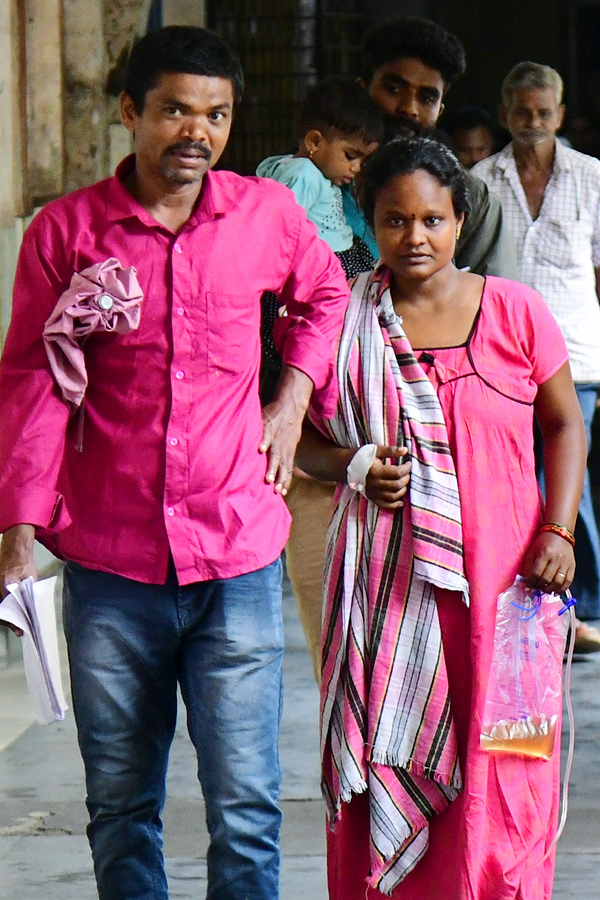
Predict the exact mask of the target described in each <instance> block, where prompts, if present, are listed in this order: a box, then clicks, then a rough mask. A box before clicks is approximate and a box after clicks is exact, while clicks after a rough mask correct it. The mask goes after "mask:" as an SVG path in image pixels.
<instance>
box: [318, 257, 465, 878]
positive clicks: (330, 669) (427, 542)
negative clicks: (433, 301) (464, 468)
mask: <svg viewBox="0 0 600 900" xmlns="http://www.w3.org/2000/svg"><path fill="white" fill-rule="evenodd" d="M388 284H389V272H388V271H387V270H386V269H385V268H384V267H380V268H379V269H376V270H375V272H374V273H366V274H364V275H361V276H359V277H358V279H357V281H356V283H355V285H354V288H353V291H352V297H351V300H350V305H349V307H348V312H347V315H346V321H345V326H344V331H343V335H342V338H341V343H340V349H339V356H338V377H339V385H340V401H339V404H338V410H337V413H336V417H335V418H334V419H333V420H329V421H328V422H326V423H320V424H321V427H323V426H325V430H327V431H328V434H329V437H330V438H331V439H332V440H333V441H334V442H335V443H336V444H338V445H339V446H342V447H360V446H362V445H364V444H368V443H373V444H384V445H404V444H406V446H407V447H408V450H409V454H410V459H411V461H412V472H411V479H410V488H409V499H407V502H406V503H405V505H404V507H403V510H400V511H398V512H396V513H394V512H390V511H385V510H380V509H379V508H378V507H377V506H376V505H375V504H374V503H371V502H370V501H369V500H367V499H366V497H364V495H362V494H360V493H358V492H356V491H353V490H352V489H351V488H350V487H348V486H344V487H343V488H342V489H341V493H340V495H339V502H338V505H337V508H336V511H335V513H334V516H333V519H332V522H331V525H330V528H329V534H328V548H327V561H326V576H325V596H326V614H325V623H324V632H323V653H324V656H323V686H322V694H321V697H322V700H321V752H322V760H323V782H322V786H323V792H324V795H325V798H326V800H327V804H328V809H329V816H330V820H331V821H332V823H333V827H335V824H334V823H335V818H336V814H337V813H338V811H339V810H340V808H341V803H342V802H347V801H349V800H350V799H351V797H352V794H353V793H361V792H363V791H366V790H368V791H369V801H370V834H371V846H370V853H371V876H370V879H369V883H370V884H372V885H373V886H375V887H377V888H378V889H379V890H380V891H381V892H382V893H384V894H391V892H392V891H393V889H394V887H395V886H396V885H397V884H399V882H400V881H401V880H402V879H403V878H404V877H405V876H406V875H407V874H408V872H410V870H411V869H412V868H413V867H414V866H415V865H416V864H417V862H418V861H419V860H420V859H421V857H422V856H423V854H424V853H425V851H426V850H427V845H428V835H429V829H428V822H429V820H430V819H431V818H432V817H433V816H434V815H436V814H438V813H440V812H441V811H442V810H443V809H444V808H445V807H446V805H447V804H448V802H450V801H451V800H453V799H454V798H455V797H456V796H457V795H458V793H459V791H460V790H461V787H462V781H461V774H460V769H459V764H458V756H457V744H456V735H455V732H454V725H453V722H452V714H451V710H450V701H449V695H448V682H447V675H446V667H445V663H444V655H443V650H442V642H441V633H440V626H439V621H438V615H437V608H436V604H435V599H434V592H433V587H434V585H436V586H440V587H443V588H447V589H449V590H453V591H457V592H458V596H457V602H460V595H462V597H463V599H464V601H465V602H466V603H468V586H467V582H466V580H465V577H464V569H463V554H462V528H461V516H460V503H459V497H458V487H457V482H456V475H455V472H454V464H453V461H452V457H451V456H450V451H449V447H448V435H447V432H446V426H445V423H444V417H443V414H442V410H441V407H440V404H439V401H438V398H437V396H436V393H435V390H434V388H433V387H432V385H431V383H430V382H429V380H428V378H427V377H426V376H425V374H424V372H423V370H422V369H421V367H420V366H419V364H418V362H417V361H416V359H415V356H414V354H413V351H412V348H411V346H410V344H409V342H408V340H407V338H406V336H405V334H404V332H403V330H402V326H401V323H400V320H398V319H396V317H395V315H394V314H393V308H392V307H391V298H389V293H388V295H387V298H386V297H385V296H384V295H385V292H386V291H387V290H388ZM382 297H383V299H384V301H385V302H384V303H383V304H382V303H381V302H380V301H381V299H382ZM385 307H387V309H388V310H390V309H392V315H390V314H389V311H388V312H386V311H385ZM382 319H383V321H382Z"/></svg>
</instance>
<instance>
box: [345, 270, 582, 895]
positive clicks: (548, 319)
mask: <svg viewBox="0 0 600 900" xmlns="http://www.w3.org/2000/svg"><path fill="white" fill-rule="evenodd" d="M415 355H416V356H417V359H419V360H420V362H421V365H422V366H423V368H424V370H425V371H426V373H427V374H428V376H429V378H430V380H431V381H432V383H433V384H434V386H435V387H436V390H437V393H438V397H439V400H440V403H441V405H442V409H443V411H444V416H445V418H446V423H447V426H448V435H449V439H450V447H451V451H452V455H453V457H454V462H455V466H456V472H457V477H458V484H459V489H460V496H461V507H462V516H463V539H464V551H465V564H466V573H467V577H468V580H469V586H470V591H471V608H470V610H467V609H466V608H465V607H464V605H463V604H462V602H461V601H460V598H458V597H457V596H456V595H454V594H451V593H450V592H444V591H439V592H438V594H437V595H436V597H437V602H438V610H439V616H440V623H441V628H442V636H443V643H444V653H445V657H446V665H447V668H448V676H449V681H450V692H451V700H452V711H453V715H454V719H455V722H456V725H457V731H458V739H459V753H460V758H461V767H462V771H463V776H464V781H465V784H464V790H463V792H462V794H461V795H460V797H459V798H458V799H457V800H455V801H454V802H452V803H451V804H450V806H449V807H448V809H447V810H445V811H444V812H443V813H442V814H441V815H439V816H437V817H436V818H434V819H433V820H432V822H431V824H430V846H429V849H428V851H427V853H426V855H425V856H424V858H423V859H422V861H421V862H420V863H418V864H417V866H416V868H415V869H414V870H413V872H411V873H410V874H409V875H408V876H407V877H406V878H405V880H404V881H403V882H402V883H401V884H400V885H399V886H398V887H397V888H396V890H395V891H394V893H393V895H392V896H393V898H394V900H440V898H443V900H549V898H550V897H551V894H552V878H553V869H554V860H553V856H551V857H550V858H549V859H548V860H547V861H546V862H545V863H544V864H543V865H540V864H539V863H540V860H541V859H542V857H543V856H544V854H545V852H546V849H547V847H548V845H549V843H550V842H551V840H552V838H553V836H554V832H555V829H556V822H557V811H558V803H559V788H560V783H559V782H560V769H559V752H558V749H556V751H555V754H554V757H553V758H552V759H551V760H550V761H544V760H536V759H531V758H526V757H524V756H521V755H514V756H510V755H506V754H489V753H486V752H484V751H482V750H481V749H480V746H479V732H480V725H481V715H482V711H483V705H484V698H485V690H486V684H487V677H488V672H489V668H490V662H491V653H492V643H493V635H494V623H495V613H496V599H497V597H498V595H499V594H500V593H501V592H502V591H504V590H505V589H506V588H507V587H508V586H509V585H510V584H511V583H512V581H513V579H514V577H515V575H516V574H517V573H518V571H519V567H520V562H521V559H522V557H523V555H524V553H525V551H526V549H527V548H528V546H529V544H530V542H531V540H532V539H533V537H534V535H535V533H536V530H537V527H538V525H539V521H540V515H541V505H540V496H539V491H538V486H537V482H536V478H535V470H534V456H533V405H532V404H533V401H534V399H535V395H536V393H537V386H538V385H540V384H543V383H544V382H545V381H547V380H548V379H549V378H550V377H551V376H552V375H554V374H555V373H556V372H557V371H558V369H559V368H561V366H562V365H564V363H565V362H566V361H567V351H566V348H565V344H564V341H563V339H562V336H561V334H560V331H559V329H558V326H557V325H556V322H555V321H554V319H553V317H552V315H551V313H550V312H549V311H548V309H547V307H546V306H545V304H544V303H543V301H542V300H541V298H540V297H539V295H537V294H536V293H535V292H534V291H532V290H530V289H529V288H527V287H525V286H523V285H520V284H517V283H515V282H509V281H506V280H504V279H500V278H492V277H490V278H488V279H487V280H486V283H485V287H484V291H483V296H482V301H481V309H480V313H479V315H478V317H477V320H476V322H475V324H474V327H473V330H472V333H471V336H470V338H469V341H468V342H467V345H466V346H463V347H457V348H444V349H442V350H439V349H431V348H426V349H425V350H415ZM328 843H329V858H328V877H329V889H330V897H331V900H365V898H367V900H376V898H383V894H381V893H380V892H379V891H377V890H374V889H372V888H368V889H367V887H366V884H365V879H366V877H367V875H368V865H369V861H368V859H369V853H368V847H369V821H368V800H367V797H366V796H365V795H361V796H357V797H353V799H352V801H351V802H350V803H347V804H343V807H342V814H341V819H340V820H339V821H338V822H337V824H336V829H335V831H334V832H329V835H328Z"/></svg>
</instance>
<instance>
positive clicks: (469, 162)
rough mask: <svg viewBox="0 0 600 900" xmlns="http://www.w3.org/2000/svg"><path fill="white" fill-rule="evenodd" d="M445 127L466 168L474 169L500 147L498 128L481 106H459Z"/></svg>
mask: <svg viewBox="0 0 600 900" xmlns="http://www.w3.org/2000/svg"><path fill="white" fill-rule="evenodd" d="M444 127H445V129H446V131H447V133H448V135H449V136H450V138H451V140H452V150H453V151H454V153H455V155H456V158H457V159H458V161H459V163H460V164H461V165H462V166H464V167H465V169H472V168H473V166H474V165H475V164H476V163H478V162H481V160H482V159H487V158H488V156H491V155H492V153H495V152H496V151H497V150H498V149H499V147H498V145H499V140H498V129H497V128H496V125H495V123H494V120H493V119H492V117H491V116H490V114H489V113H488V112H487V111H486V110H485V109H483V108H482V107H481V106H474V105H473V104H471V103H465V104H464V105H463V106H459V107H458V109H457V110H455V111H454V112H453V113H452V115H450V116H449V117H448V118H447V119H446V120H445V121H444Z"/></svg>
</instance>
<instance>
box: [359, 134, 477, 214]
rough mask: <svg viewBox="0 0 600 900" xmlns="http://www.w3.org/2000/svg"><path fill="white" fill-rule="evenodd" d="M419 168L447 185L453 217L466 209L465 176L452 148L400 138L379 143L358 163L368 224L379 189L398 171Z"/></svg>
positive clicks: (373, 211)
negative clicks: (364, 159)
mask: <svg viewBox="0 0 600 900" xmlns="http://www.w3.org/2000/svg"><path fill="white" fill-rule="evenodd" d="M421 169H422V170H424V171H425V172H429V174H430V175H433V177H434V178H436V179H437V180H438V181H439V183H440V184H441V185H443V186H444V187H447V188H448V189H449V191H450V193H451V194H452V206H453V209H454V213H455V215H456V216H457V217H458V216H460V215H461V214H462V213H468V212H469V209H470V204H469V191H468V187H467V177H466V175H465V171H464V169H463V167H462V166H461V164H460V163H459V161H458V160H457V158H456V157H455V156H454V154H453V153H452V151H451V150H450V149H449V148H448V147H446V146H445V145H444V144H440V143H439V142H438V141H432V140H430V139H429V138H409V139H406V138H402V139H400V140H397V141H390V142H389V144H383V146H381V147H380V148H379V149H378V150H376V151H375V153H373V155H372V156H370V157H369V159H368V160H367V161H366V162H365V164H364V165H363V167H362V170H361V178H360V185H361V202H362V208H363V211H364V214H365V218H366V219H367V222H368V223H369V224H370V225H371V226H373V219H374V217H375V203H376V200H377V195H378V194H379V191H381V190H382V189H383V188H384V187H385V186H386V185H387V184H389V182H390V181H392V180H393V179H394V178H397V177H398V176H399V175H412V174H413V172H418V171H419V170H421Z"/></svg>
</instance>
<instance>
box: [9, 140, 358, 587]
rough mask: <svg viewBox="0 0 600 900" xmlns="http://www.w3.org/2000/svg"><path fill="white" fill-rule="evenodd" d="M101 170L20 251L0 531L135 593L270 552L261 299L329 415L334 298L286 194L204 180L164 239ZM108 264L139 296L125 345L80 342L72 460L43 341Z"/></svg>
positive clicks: (337, 298)
mask: <svg viewBox="0 0 600 900" xmlns="http://www.w3.org/2000/svg"><path fill="white" fill-rule="evenodd" d="M133 164H134V161H133V157H129V158H128V159H126V160H124V161H123V163H121V165H120V167H119V169H118V170H117V173H116V175H115V177H113V178H109V179H107V180H106V181H102V182H100V183H98V184H96V185H93V186H92V187H89V188H84V189H83V190H80V191H77V192H75V193H74V194H70V195H68V196H66V197H63V198H61V199H59V200H56V201H54V202H53V203H50V204H48V206H46V207H45V208H44V209H43V210H42V211H41V212H40V213H39V214H38V215H37V216H36V217H35V219H34V220H33V222H32V224H31V225H30V227H29V229H28V230H27V233H26V234H25V238H24V241H23V246H22V249H21V254H20V258H19V264H18V269H17V275H16V282H15V289H14V304H13V318H12V322H11V326H10V329H9V333H8V336H7V340H6V345H5V348H4V354H3V358H2V365H1V369H0V415H1V417H2V436H1V439H0V531H5V530H6V529H7V528H8V527H10V526H11V525H15V524H19V523H31V524H33V525H36V526H37V533H38V537H39V538H40V539H41V540H42V542H43V543H44V544H45V545H46V546H47V547H48V548H49V549H50V550H52V552H54V553H56V554H57V555H58V556H60V557H62V558H65V559H69V560H72V561H75V562H78V563H81V564H82V565H85V566H89V567H90V568H93V569H100V570H103V571H107V572H114V573H117V574H119V575H124V576H126V577H128V578H133V579H136V580H138V581H143V582H148V583H162V582H164V581H165V579H166V575H167V568H168V563H169V553H171V554H172V555H173V559H174V561H175V566H176V569H177V574H178V577H179V580H180V583H182V584H188V583H191V582H193V581H201V580H206V579H211V578H222V577H224V578H227V577H232V576H235V575H239V574H243V573H246V572H251V571H254V570H255V569H258V568H260V567H262V566H264V565H267V564H269V563H270V562H272V561H273V560H274V559H276V558H277V556H278V555H279V553H280V552H281V550H282V549H283V546H284V544H285V542H286V539H287V535H288V531H289V518H290V517H289V513H288V511H287V508H286V506H285V503H284V501H283V500H282V498H281V497H280V496H279V495H278V494H275V492H274V489H273V487H272V485H267V484H266V483H265V481H264V477H265V472H266V462H267V460H266V456H265V455H261V454H259V452H258V446H259V443H260V440H261V435H262V420H261V410H260V404H259V399H258V372H259V364H260V339H259V326H260V297H261V294H262V293H263V291H266V290H271V291H274V292H276V293H278V294H279V295H280V296H281V299H282V302H284V303H285V304H286V306H287V310H288V317H287V319H286V320H285V322H282V325H283V326H284V327H283V329H282V331H283V335H282V341H281V345H282V354H283V358H284V361H285V362H286V363H288V364H291V365H294V366H296V367H297V368H299V369H301V370H302V371H304V372H305V373H306V374H307V375H309V376H310V378H311V379H312V380H313V382H314V384H315V389H316V390H317V391H318V394H317V398H316V400H317V403H318V404H319V405H320V406H321V408H322V409H323V411H325V412H327V411H329V413H332V412H333V409H334V407H335V402H336V398H337V385H336V383H335V376H334V374H333V353H334V349H333V348H334V344H335V342H336V339H337V336H338V334H339V332H340V330H341V325H342V319H343V315H344V312H345V309H346V304H347V297H348V289H347V286H346V282H345V279H344V276H343V273H342V270H341V267H340V265H339V263H338V261H337V259H336V257H335V256H334V255H333V253H332V252H331V251H330V249H329V248H328V247H327V245H326V244H325V243H324V242H323V241H321V240H320V239H319V238H318V237H317V231H316V228H315V227H314V226H313V225H311V224H310V223H309V222H307V220H306V217H305V214H304V212H303V210H302V209H301V208H300V207H299V206H298V204H297V203H296V201H295V200H294V197H293V195H292V193H291V192H290V191H288V189H287V188H285V187H283V186H282V185H280V184H277V183H276V182H274V181H271V180H268V179H258V178H242V177H240V176H238V175H235V174H233V173H231V172H223V171H221V172H209V173H208V174H207V175H206V176H205V178H204V182H203V186H202V193H201V197H200V202H199V204H198V206H197V209H196V211H195V213H194V214H193V215H192V217H191V218H190V219H189V220H188V222H187V223H186V225H185V226H184V228H183V229H182V230H181V231H180V232H179V234H177V235H176V234H174V233H172V232H171V231H170V230H169V229H168V228H166V227H165V226H163V225H161V224H160V223H159V222H157V221H156V220H155V219H154V218H153V217H152V216H151V215H150V214H149V213H147V212H146V211H145V210H144V209H143V208H142V207H141V206H140V205H139V204H138V203H137V201H136V200H135V199H134V198H133V197H132V195H131V194H130V193H129V192H128V191H127V190H126V189H125V187H124V186H123V184H122V182H121V179H122V178H123V177H124V175H126V174H127V173H128V172H129V171H131V168H132V166H133ZM111 256H113V257H117V258H118V259H119V260H120V262H121V264H122V265H123V266H124V267H126V266H135V267H136V269H137V276H138V280H139V283H140V285H141V288H142V291H143V294H144V299H143V301H142V317H141V324H140V327H139V329H138V330H137V331H134V332H132V333H130V334H127V335H115V334H106V333H95V334H93V335H92V336H91V337H90V338H89V339H88V341H87V343H86V345H85V357H86V366H87V372H88V376H89V386H88V390H87V395H86V405H85V420H84V434H83V452H77V450H76V449H75V444H76V431H77V417H75V418H71V419H70V418H69V411H68V408H67V406H66V404H65V403H64V402H63V400H62V399H61V398H60V395H59V392H58V390H57V387H56V385H55V383H54V381H53V378H52V375H51V371H50V367H49V364H48V360H47V356H46V352H45V349H44V346H43V342H42V330H43V325H44V322H45V321H46V319H47V318H48V316H49V315H50V313H51V311H52V310H53V308H54V306H55V304H56V302H57V300H58V298H59V296H60V294H61V293H62V292H63V291H64V290H65V289H66V288H67V287H68V285H69V283H70V280H71V276H72V275H73V273H74V272H76V271H77V272H80V271H81V270H82V269H84V268H86V267H88V266H90V265H92V264H94V263H97V262H101V261H103V260H105V259H108V258H109V257H111Z"/></svg>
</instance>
